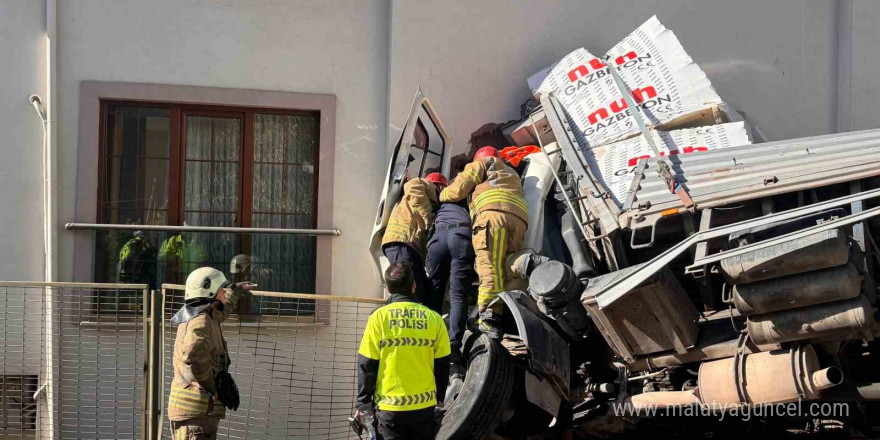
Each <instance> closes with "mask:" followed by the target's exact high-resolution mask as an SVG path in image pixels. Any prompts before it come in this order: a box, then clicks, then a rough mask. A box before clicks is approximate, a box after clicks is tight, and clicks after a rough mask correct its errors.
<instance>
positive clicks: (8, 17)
mask: <svg viewBox="0 0 880 440" xmlns="http://www.w3.org/2000/svg"><path fill="white" fill-rule="evenodd" d="M45 23H46V6H45V3H44V2H42V1H20V2H18V1H16V2H0V60H2V66H3V67H2V68H0V84H2V86H0V133H2V141H0V155H2V158H3V160H0V206H2V209H0V250H2V252H0V255H2V256H0V279H3V280H16V279H25V280H27V279H35V280H41V279H43V261H44V259H43V227H42V223H41V221H42V218H43V205H42V197H43V192H42V184H43V176H42V174H41V163H42V143H43V132H42V123H41V122H40V120H39V118H38V117H37V114H36V112H34V109H33V108H32V107H31V106H30V104H29V103H28V95H30V94H31V93H37V94H39V95H41V96H43V97H45V96H46V95H45V92H46V86H45V85H46V76H45V71H46V65H45V62H46V41H45V35H46V25H45Z"/></svg>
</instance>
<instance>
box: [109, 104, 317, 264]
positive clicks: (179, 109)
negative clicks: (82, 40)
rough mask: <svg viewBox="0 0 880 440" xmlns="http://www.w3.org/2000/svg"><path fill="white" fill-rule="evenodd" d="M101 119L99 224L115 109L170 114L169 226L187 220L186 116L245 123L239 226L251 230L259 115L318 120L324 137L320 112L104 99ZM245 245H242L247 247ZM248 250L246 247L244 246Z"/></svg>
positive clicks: (314, 213) (314, 195)
mask: <svg viewBox="0 0 880 440" xmlns="http://www.w3.org/2000/svg"><path fill="white" fill-rule="evenodd" d="M99 105H100V116H99V128H98V130H99V132H98V136H99V141H98V143H99V147H98V176H99V183H98V193H97V200H98V203H97V206H96V208H97V210H96V213H95V219H96V222H97V223H101V222H102V218H101V216H102V210H103V206H104V203H105V202H106V201H107V200H106V199H105V197H106V195H105V194H103V192H104V186H103V184H102V182H103V180H100V178H101V177H103V176H105V175H106V173H107V172H108V170H107V166H106V165H107V162H106V161H107V155H108V154H109V152H108V143H107V133H106V124H107V122H106V121H107V111H108V108H109V107H111V106H113V107H153V108H164V109H168V110H169V112H170V121H169V122H170V127H169V130H170V136H171V139H170V145H169V159H168V164H169V166H168V194H167V196H168V211H167V221H166V224H168V225H172V226H182V225H183V221H184V210H185V209H184V208H185V190H186V188H185V185H184V182H186V153H185V151H184V148H185V147H186V117H187V116H209V117H221V118H234V117H238V118H241V120H242V136H241V138H242V139H241V147H240V148H241V150H240V158H241V160H240V165H239V176H240V178H239V188H238V189H239V198H238V199H239V200H238V203H239V206H238V214H239V215H238V219H237V220H238V225H237V226H239V227H245V228H249V227H251V226H252V224H253V207H254V203H253V189H254V179H253V177H254V117H255V116H256V115H257V114H270V115H287V116H311V117H314V118H315V121H316V125H317V126H316V131H317V134H318V136H319V137H320V133H321V117H320V112H318V111H308V110H291V109H278V108H268V107H237V106H225V105H201V104H183V103H174V102H155V101H138V100H118V99H101V100H100V101H99ZM319 150H320V147H319V146H318V145H317V144H316V147H315V148H314V151H313V152H312V154H313V159H312V160H313V163H314V165H313V166H314V172H313V177H312V179H313V181H312V185H313V188H314V191H313V192H312V203H313V209H312V227H317V225H318V209H317V206H318V192H319V182H320V175H319V174H320V169H321V167H320V164H319V162H320V161H319V157H320V154H319V153H320V152H319ZM244 244H245V243H242V245H244ZM242 248H243V249H244V246H242Z"/></svg>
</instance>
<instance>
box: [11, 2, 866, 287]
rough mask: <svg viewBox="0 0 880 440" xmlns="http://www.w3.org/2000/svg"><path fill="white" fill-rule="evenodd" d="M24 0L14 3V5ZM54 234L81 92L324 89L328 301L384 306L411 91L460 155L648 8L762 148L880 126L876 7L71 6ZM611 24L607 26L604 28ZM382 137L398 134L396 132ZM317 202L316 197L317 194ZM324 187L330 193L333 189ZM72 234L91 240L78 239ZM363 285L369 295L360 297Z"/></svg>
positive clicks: (29, 251)
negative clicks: (472, 139)
mask: <svg viewBox="0 0 880 440" xmlns="http://www.w3.org/2000/svg"><path fill="white" fill-rule="evenodd" d="M13 5H14V6H13ZM0 8H3V9H2V12H3V13H2V14H0V24H2V26H0V32H2V33H3V36H4V38H3V39H2V42H0V51H2V55H3V56H4V59H8V60H10V62H8V63H6V65H7V68H6V69H4V70H3V73H2V75H3V77H4V79H5V81H4V84H6V86H5V87H4V88H3V89H2V90H0V93H2V98H3V99H2V100H0V116H2V118H0V129H3V132H4V133H5V134H6V139H7V142H6V143H5V145H4V147H3V149H4V154H8V155H11V156H13V157H15V158H16V160H15V161H4V162H3V163H2V164H0V171H2V173H0V175H2V176H3V177H4V181H3V185H0V200H2V202H3V204H4V206H5V207H7V209H4V210H3V211H2V212H0V224H3V225H4V230H5V231H15V232H14V233H3V234H0V246H2V248H3V249H4V255H7V256H8V257H5V258H4V259H3V261H2V263H3V264H0V278H2V279H40V278H41V277H42V249H41V243H42V230H41V228H42V225H41V224H40V222H39V220H38V219H40V218H41V216H42V209H41V206H40V203H39V200H40V197H41V194H42V189H41V179H40V160H41V157H40V151H39V147H40V145H41V139H42V132H41V127H40V124H39V122H38V120H37V118H36V116H35V115H34V114H33V111H32V109H31V108H30V107H28V106H27V98H26V97H27V95H28V94H29V93H32V92H41V94H45V91H44V88H45V87H44V83H45V77H44V71H45V64H44V62H45V61H44V60H45V46H44V39H43V32H44V31H45V24H44V23H45V19H44V15H45V12H44V10H45V2H44V1H42V0H28V1H20V2H14V3H4V4H3V6H0ZM59 8H60V9H59V14H58V15H59V19H58V20H59V22H58V28H59V42H60V46H59V49H58V57H59V67H58V73H59V82H58V86H59V104H60V107H59V116H58V123H59V131H58V135H59V139H58V164H59V166H58V175H57V187H58V194H57V201H58V219H57V220H58V228H59V229H60V226H61V225H62V224H63V223H65V222H68V221H72V220H78V221H91V220H93V219H92V218H77V217H76V204H77V193H76V191H77V189H76V184H77V182H78V179H77V169H76V163H77V148H78V145H77V139H78V138H77V133H78V123H79V119H80V118H79V115H78V110H79V102H78V100H79V84H80V82H81V81H85V80H91V81H122V82H142V83H160V84H178V85H200V86H213V87H228V88H239V89H241V88H244V89H262V90H276V91H294V92H306V93H310V92H311V93H329V94H333V95H336V97H337V105H338V109H337V115H338V116H337V121H336V127H337V128H336V158H335V165H334V171H335V183H334V188H333V193H334V201H333V206H334V222H333V223H334V224H333V225H321V226H328V227H329V226H335V227H338V228H340V229H341V230H342V231H343V235H342V236H341V237H338V238H333V239H330V240H332V243H333V252H332V260H333V264H334V266H335V268H336V269H335V270H334V271H333V275H332V288H331V290H332V292H323V293H336V294H350V295H365V296H376V295H379V294H380V291H379V289H378V287H376V285H377V283H376V281H377V278H376V275H375V273H374V270H373V268H372V265H371V264H370V261H369V257H368V256H367V255H368V254H367V250H366V249H367V246H368V241H367V236H368V234H369V224H368V222H366V221H364V214H365V213H368V214H369V216H372V215H373V212H374V210H375V201H376V200H377V199H378V193H379V190H380V185H381V181H382V177H383V176H382V174H383V173H384V171H385V166H386V163H385V160H386V156H387V151H388V150H389V146H390V144H391V143H392V142H393V141H394V140H396V138H397V136H398V134H399V128H400V125H401V124H402V123H403V118H405V116H406V112H407V110H408V108H409V106H410V103H411V99H412V95H413V93H414V91H415V90H416V88H417V87H419V86H421V87H422V89H423V90H424V91H425V92H426V94H427V95H428V96H429V97H430V98H431V99H432V102H433V104H434V106H435V107H436V108H437V110H438V112H439V114H440V115H441V117H442V118H443V121H444V123H445V125H446V128H447V130H448V131H449V132H450V133H451V134H452V136H453V142H454V145H453V151H463V149H464V147H465V144H466V141H467V138H468V136H469V134H470V133H471V132H472V131H473V130H474V129H475V128H476V127H478V126H480V125H482V124H483V123H485V122H490V121H496V122H498V121H506V120H509V119H512V118H516V117H518V113H519V104H520V103H522V102H523V101H524V100H525V99H526V98H528V96H529V92H528V88H527V86H526V82H525V80H526V78H527V77H528V76H529V75H531V74H533V73H534V72H536V71H537V70H539V69H541V68H543V67H545V66H546V65H549V64H551V63H552V62H554V61H555V60H557V59H558V58H560V57H561V56H563V55H565V54H566V53H568V52H569V51H570V50H572V49H574V48H576V47H579V46H585V47H587V48H588V49H589V50H591V51H593V52H594V53H602V52H603V51H604V50H606V49H607V48H609V47H611V46H612V45H613V44H614V43H616V42H617V41H619V40H620V39H621V38H622V37H623V36H625V35H626V34H627V33H628V32H630V31H631V30H632V29H634V28H635V27H637V26H638V25H639V24H640V23H641V22H643V21H644V20H645V19H647V18H648V17H649V16H650V15H651V14H653V13H656V14H658V16H659V18H660V19H661V21H662V22H663V23H664V24H666V25H667V26H668V27H669V28H671V29H673V30H674V31H675V32H676V35H677V36H678V37H679V39H680V40H681V41H682V44H683V45H684V47H685V49H686V50H687V51H688V52H689V53H690V54H691V55H692V56H693V57H694V59H695V60H696V61H697V62H698V63H699V64H700V65H701V66H702V67H703V69H704V70H705V71H706V72H707V73H708V75H709V78H710V79H711V80H712V82H713V84H714V85H715V87H716V89H717V90H718V91H719V93H720V94H721V96H722V97H724V98H725V99H726V100H728V101H729V102H730V103H731V104H732V105H733V106H734V107H735V108H737V109H739V110H741V111H742V112H744V113H745V115H746V117H747V118H748V119H749V120H750V122H752V124H753V125H754V127H755V128H756V129H757V132H758V134H759V136H761V137H764V138H767V139H782V138H787V137H797V136H805V135H813V134H820V133H828V132H832V131H835V130H837V129H841V130H845V129H859V128H869V127H872V126H874V125H876V123H875V121H876V118H875V117H874V114H875V112H876V110H877V104H876V102H877V99H875V98H876V97H877V93H878V92H877V90H878V89H880V88H878V87H877V86H878V85H880V84H878V83H877V81H878V80H877V76H876V74H875V72H876V71H877V67H878V66H877V64H878V61H877V60H878V57H877V56H876V55H877V52H878V49H877V47H880V46H878V45H877V44H876V43H877V40H878V39H880V31H878V30H877V29H876V26H874V25H873V24H874V22H873V19H872V17H876V16H877V15H878V14H880V5H878V4H877V3H874V2H869V1H863V0H855V1H850V0H842V1H838V2H834V1H830V0H809V1H803V0H783V1H777V2H769V3H767V2H759V1H749V2H746V3H743V2H728V1H720V0H719V1H707V2H700V3H697V4H695V5H694V4H691V2H687V1H684V0H674V1H663V2H660V1H649V2H634V1H632V0H628V1H622V2H612V3H608V2H592V3H586V4H585V3H584V2H582V1H578V0H554V1H552V2H540V3H521V4H517V5H516V6H515V7H513V6H512V5H511V4H510V3H508V2H505V1H503V0H487V1H483V2H477V3H474V2H464V1H453V2H442V3H436V2H401V1H392V0H372V1H369V2H357V3H355V4H354V5H352V4H351V3H349V2H344V1H334V2H319V3H313V2H307V1H297V2H277V1H270V0H247V1H231V0H229V1H221V0H203V1H198V0H184V1H170V0H163V1H157V2H150V3H144V2H138V1H134V0H124V1H103V0H89V1H85V0H68V1H63V2H59ZM609 17H611V18H613V19H609ZM386 127H387V128H386ZM319 191H320V189H319ZM324 191H325V193H326V189H324ZM76 234H86V235H87V234H91V233H90V232H77V233H76ZM58 237H59V242H60V247H59V279H61V280H70V279H72V278H74V276H73V273H72V262H71V260H72V259H73V255H74V250H73V248H74V240H73V237H74V233H73V232H68V231H63V230H60V231H59V235H58ZM364 286H368V287H364Z"/></svg>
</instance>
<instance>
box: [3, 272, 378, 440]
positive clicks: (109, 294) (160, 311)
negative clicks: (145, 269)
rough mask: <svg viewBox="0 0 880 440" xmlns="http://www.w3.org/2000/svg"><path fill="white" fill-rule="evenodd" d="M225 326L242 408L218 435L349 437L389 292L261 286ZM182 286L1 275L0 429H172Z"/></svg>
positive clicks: (112, 434)
mask: <svg viewBox="0 0 880 440" xmlns="http://www.w3.org/2000/svg"><path fill="white" fill-rule="evenodd" d="M254 297H255V301H257V302H259V303H260V304H259V306H260V307H258V308H257V310H260V314H252V315H237V314H236V315H233V316H231V317H230V319H229V320H228V321H227V322H225V323H224V324H223V331H224V336H225V338H226V340H227V344H228V346H229V350H230V356H231V358H232V367H231V373H232V375H233V377H235V379H236V382H237V383H238V386H239V390H240V392H241V402H242V403H241V407H240V408H239V409H238V411H236V412H232V411H227V416H226V419H225V420H224V421H223V422H221V424H220V436H221V437H226V438H236V439H305V438H309V439H345V438H352V434H351V432H350V430H349V427H348V422H347V420H346V419H347V417H348V416H349V415H351V412H352V410H353V407H354V401H355V397H356V394H357V392H356V377H357V348H358V344H359V343H360V339H361V336H362V332H363V329H364V326H365V325H366V321H367V318H368V317H369V314H370V313H371V312H372V311H373V310H374V309H375V308H376V307H377V306H378V305H379V304H382V303H383V301H382V300H378V299H367V298H353V297H337V296H325V295H311V294H295V293H280V292H254ZM182 305H183V286H179V285H164V286H163V288H162V290H161V291H152V292H151V291H149V290H148V287H147V286H146V285H140V284H86V283H39V282H0V438H3V439H18V438H22V439H29V438H35V439H36V438H61V439H67V438H71V439H89V438H93V439H98V438H102V439H105V438H114V439H125V438H143V439H147V438H148V439H156V438H159V437H164V438H170V423H168V421H167V415H166V414H165V409H166V405H167V404H166V399H167V397H168V394H169V391H170V383H171V379H172V377H173V371H172V362H171V359H172V352H173V348H174V340H175V337H176V332H177V329H176V328H175V327H172V326H171V325H170V319H171V316H172V315H173V313H174V312H176V311H177V310H178V309H179V308H180V307H181V306H182Z"/></svg>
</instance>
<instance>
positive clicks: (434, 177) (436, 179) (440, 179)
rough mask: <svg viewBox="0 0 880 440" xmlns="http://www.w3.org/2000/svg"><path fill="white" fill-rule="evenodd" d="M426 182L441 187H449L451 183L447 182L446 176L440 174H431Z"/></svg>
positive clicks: (426, 178)
mask: <svg viewBox="0 0 880 440" xmlns="http://www.w3.org/2000/svg"><path fill="white" fill-rule="evenodd" d="M425 180H427V181H428V182H431V183H434V184H437V185H441V186H449V181H448V180H446V176H444V175H442V174H440V173H431V174H428V175H427V176H425Z"/></svg>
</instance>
